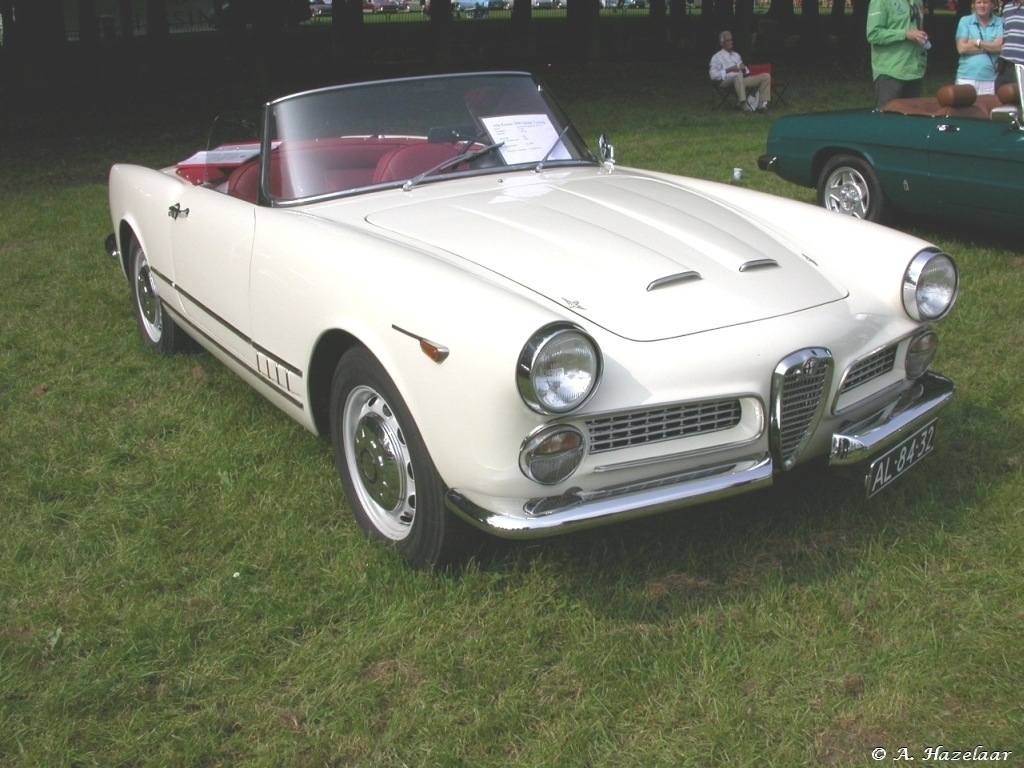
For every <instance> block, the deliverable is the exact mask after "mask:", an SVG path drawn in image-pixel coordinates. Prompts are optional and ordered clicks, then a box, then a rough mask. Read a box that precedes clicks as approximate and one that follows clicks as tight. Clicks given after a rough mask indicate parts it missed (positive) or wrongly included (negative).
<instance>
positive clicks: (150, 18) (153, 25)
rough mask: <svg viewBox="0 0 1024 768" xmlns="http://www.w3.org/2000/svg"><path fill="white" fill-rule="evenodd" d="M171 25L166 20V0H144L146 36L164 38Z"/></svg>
mask: <svg viewBox="0 0 1024 768" xmlns="http://www.w3.org/2000/svg"><path fill="white" fill-rule="evenodd" d="M170 34H171V27H170V24H169V23H168V21H167V0H146V38H147V39H148V40H151V41H154V40H166V39H167V38H168V37H170Z"/></svg>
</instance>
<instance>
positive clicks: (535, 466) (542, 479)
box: [519, 424, 586, 485]
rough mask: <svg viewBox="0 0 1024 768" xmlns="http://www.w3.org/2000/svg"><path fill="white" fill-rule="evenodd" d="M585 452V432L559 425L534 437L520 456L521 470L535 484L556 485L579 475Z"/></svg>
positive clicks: (526, 444)
mask: <svg viewBox="0 0 1024 768" xmlns="http://www.w3.org/2000/svg"><path fill="white" fill-rule="evenodd" d="M585 452H586V441H585V440H584V439H583V433H582V432H580V431H579V430H578V429H576V428H575V427H572V426H569V425H568V424H556V425H554V426H551V427H545V428H544V429H542V430H540V431H539V432H537V433H535V434H533V435H531V436H530V438H529V439H528V440H527V441H526V443H525V444H524V445H523V449H522V451H521V452H520V454H519V467H520V469H522V470H523V474H524V475H526V476H527V477H528V478H530V479H531V480H535V481H536V482H538V483H542V484H544V485H554V484H555V483H560V482H562V481H563V480H565V479H566V478H567V477H569V475H571V474H572V473H573V472H575V471H576V468H577V467H579V465H580V462H581V461H583V456H584V454H585Z"/></svg>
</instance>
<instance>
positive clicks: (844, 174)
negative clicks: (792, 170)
mask: <svg viewBox="0 0 1024 768" xmlns="http://www.w3.org/2000/svg"><path fill="white" fill-rule="evenodd" d="M818 202H819V203H820V204H821V205H822V206H823V207H825V208H827V209H828V210H830V211H835V212H836V213H842V214H845V215H846V216H853V217H854V218H858V219H865V220H867V221H882V219H883V217H884V215H885V213H886V211H887V209H888V206H887V204H886V200H885V195H884V194H883V193H882V184H881V182H880V181H879V180H878V174H877V173H875V169H874V168H872V167H871V166H870V165H869V164H868V163H867V162H865V161H864V160H862V159H861V158H859V157H855V156H853V155H837V156H836V157H833V158H832V159H830V160H829V161H828V162H827V163H826V164H825V167H824V168H822V169H821V173H820V174H819V175H818Z"/></svg>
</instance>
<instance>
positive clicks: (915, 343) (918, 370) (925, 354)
mask: <svg viewBox="0 0 1024 768" xmlns="http://www.w3.org/2000/svg"><path fill="white" fill-rule="evenodd" d="M938 350H939V337H938V336H937V335H936V334H935V332H934V331H925V332H924V333H922V334H921V335H919V336H916V337H914V338H913V339H912V340H911V342H910V345H909V346H908V347H907V359H906V361H905V362H904V367H905V368H906V371H907V378H909V379H919V378H921V377H922V376H924V374H925V372H926V371H927V370H928V367H929V366H930V365H931V364H932V360H934V359H935V353H936V352H938Z"/></svg>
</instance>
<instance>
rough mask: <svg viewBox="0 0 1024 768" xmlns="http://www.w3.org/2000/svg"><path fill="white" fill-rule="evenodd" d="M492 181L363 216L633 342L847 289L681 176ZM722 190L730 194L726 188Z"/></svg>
mask: <svg viewBox="0 0 1024 768" xmlns="http://www.w3.org/2000/svg"><path fill="white" fill-rule="evenodd" d="M492 178H493V177H492ZM431 186H434V187H435V188H437V187H440V186H441V185H431ZM444 186H445V187H448V188H452V189H454V186H453V185H450V184H446V185H444ZM496 186H497V191H495V186H491V187H490V188H489V190H488V191H479V190H477V191H472V192H466V193H462V194H460V193H458V192H454V193H453V194H450V195H445V196H438V197H432V196H430V195H425V196H424V198H423V199H422V200H416V201H413V200H410V201H409V202H408V203H407V204H404V205H400V206H392V207H389V208H387V209H381V210H378V211H377V212H374V213H372V214H370V215H369V216H367V219H366V220H367V222H368V223H369V224H370V225H372V226H374V227H378V228H380V229H381V230H386V231H387V232H389V233H391V234H392V235H397V236H400V237H402V238H403V239H410V240H414V241H420V242H422V243H423V244H425V245H428V246H430V247H433V248H439V249H442V250H443V251H446V252H447V253H449V254H451V255H452V257H453V258H455V259H466V260H468V261H470V262H473V263H474V264H476V265H478V266H479V267H481V268H483V269H486V270H489V271H492V272H494V273H496V274H499V275H501V276H502V277H504V278H506V279H508V280H512V281H514V282H516V283H518V284H519V285H521V286H524V287H525V288H527V289H529V290H531V291H534V292H536V293H538V294H540V295H542V296H544V297H546V298H547V299H549V300H551V301H553V302H556V303H557V304H559V305H561V306H563V307H566V308H568V309H569V310H570V311H572V312H575V313H577V314H578V315H580V316H582V317H584V318H586V319H587V320H588V321H589V322H592V323H595V324H597V325H599V326H601V327H603V328H605V329H606V330H608V331H610V332H612V333H615V334H617V335H620V336H622V337H625V338H629V339H634V340H638V341H652V340H656V339H663V338H672V337H677V336H683V335H687V334H693V333H700V332H702V331H708V330H713V329H716V328H721V327H724V326H731V325H740V324H743V323H750V322H754V321H757V320H762V319H765V318H769V317H775V316H778V315H783V314H789V313H793V312H799V311H801V310H804V309H807V308H810V307H814V306H819V305H821V304H826V303H829V302H833V301H837V300H840V299H842V298H843V297H844V296H845V295H846V294H845V292H844V291H843V290H841V289H840V288H839V287H837V286H836V285H834V284H832V283H831V282H830V281H829V280H828V279H826V277H825V276H824V275H822V274H821V272H820V271H819V270H818V268H817V267H816V266H815V265H814V264H813V263H812V262H811V261H810V260H809V259H808V258H805V256H804V255H803V254H802V253H799V252H798V251H797V250H795V249H794V247H793V246H792V245H790V244H789V243H787V242H786V241H785V239H784V238H783V237H782V236H781V235H780V234H779V233H777V232H774V231H773V230H772V229H771V228H770V227H768V226H766V225H765V224H764V223H762V222H759V221H758V220H756V219H755V218H753V217H752V216H751V215H750V213H749V212H745V211H744V210H743V209H742V208H740V207H734V206H733V205H732V204H730V203H729V202H726V200H725V199H723V198H722V197H719V198H715V197H712V196H709V195H708V194H706V193H705V192H703V191H698V190H697V189H695V188H690V187H687V186H686V185H685V182H684V181H683V180H680V181H679V182H673V181H671V180H667V179H664V178H660V177H655V176H646V175H641V174H635V173H631V172H620V171H615V172H612V173H608V172H594V171H588V172H586V173H584V174H580V173H579V172H571V171H570V172H566V173H563V174H559V173H557V172H554V171H548V172H546V173H545V174H544V175H543V176H541V175H537V174H532V173H531V174H529V176H526V175H522V176H511V177H503V178H502V179H501V182H500V183H498V184H497V185H496ZM415 191H419V190H415ZM722 192H723V196H725V197H727V196H728V195H730V194H732V195H736V192H735V191H734V190H732V189H731V188H730V187H726V186H723V187H722ZM405 194H408V193H405Z"/></svg>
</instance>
